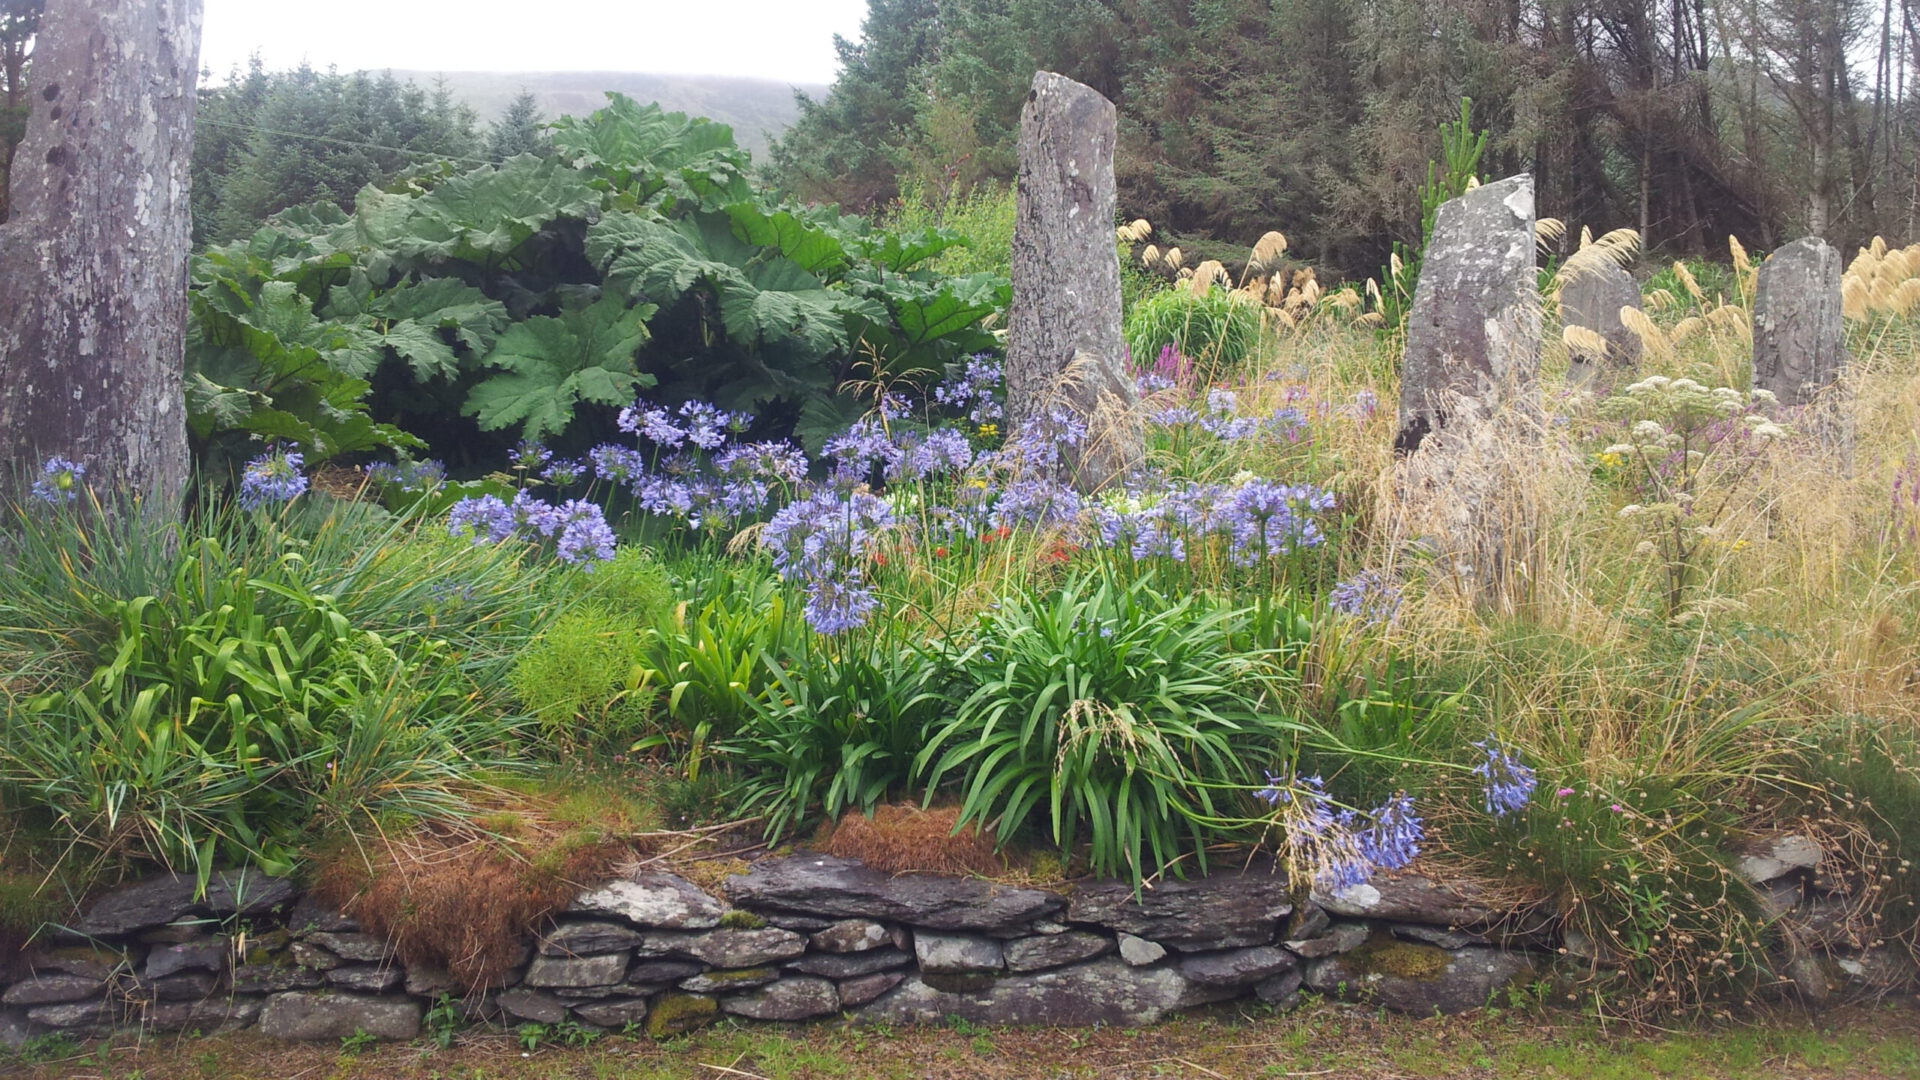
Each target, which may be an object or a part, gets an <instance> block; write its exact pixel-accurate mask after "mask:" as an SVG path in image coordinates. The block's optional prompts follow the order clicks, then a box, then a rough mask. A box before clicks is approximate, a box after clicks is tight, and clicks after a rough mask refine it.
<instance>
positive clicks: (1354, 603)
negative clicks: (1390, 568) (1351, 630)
mask: <svg viewBox="0 0 1920 1080" xmlns="http://www.w3.org/2000/svg"><path fill="white" fill-rule="evenodd" d="M1401 599H1402V597H1401V592H1400V586H1399V585H1397V584H1395V583H1394V581H1393V579H1392V578H1389V577H1388V576H1386V575H1385V574H1383V573H1381V572H1380V571H1378V570H1362V571H1360V572H1359V573H1358V574H1355V575H1354V576H1352V577H1350V578H1348V579H1346V580H1345V581H1342V582H1339V583H1338V584H1336V585H1334V587H1333V589H1332V591H1330V592H1329V593H1327V606H1328V607H1329V608H1332V609H1333V610H1334V611H1337V612H1339V613H1340V614H1342V615H1351V616H1353V617H1354V618H1356V619H1359V620H1360V621H1362V622H1364V623H1367V624H1369V625H1381V624H1386V623H1391V622H1393V621H1394V619H1395V618H1397V617H1398V616H1399V614H1400V602H1401Z"/></svg>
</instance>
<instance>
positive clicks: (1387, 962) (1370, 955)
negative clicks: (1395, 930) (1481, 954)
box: [1348, 930, 1450, 982]
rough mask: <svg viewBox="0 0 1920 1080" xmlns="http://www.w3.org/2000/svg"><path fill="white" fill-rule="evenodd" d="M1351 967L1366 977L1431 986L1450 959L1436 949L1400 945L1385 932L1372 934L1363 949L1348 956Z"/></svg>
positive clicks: (1414, 945) (1406, 942) (1404, 943)
mask: <svg viewBox="0 0 1920 1080" xmlns="http://www.w3.org/2000/svg"><path fill="white" fill-rule="evenodd" d="M1348 959H1349V960H1350V961H1351V963H1352V965H1353V967H1355V968H1356V969H1358V970H1359V971H1360V972H1362V973H1364V974H1369V975H1392V976H1395V977H1396V978H1401V979H1413V980H1415V981H1417V982H1432V981H1434V980H1435V979H1438V978H1440V977H1441V976H1442V975H1445V974H1446V972H1447V964H1448V963H1449V962H1450V958H1449V957H1448V955H1447V950H1445V949H1442V948H1440V947H1439V946H1437V945H1421V944H1417V943H1415V942H1411V941H1401V940H1400V939H1398V938H1396V937H1394V936H1393V935H1392V934H1390V933H1388V932H1387V931H1385V930H1378V931H1375V932H1374V935H1373V936H1372V937H1371V938H1368V939H1367V943H1366V944H1365V945H1362V946H1360V947H1359V948H1358V949H1355V950H1354V951H1353V952H1351V953H1349V954H1348Z"/></svg>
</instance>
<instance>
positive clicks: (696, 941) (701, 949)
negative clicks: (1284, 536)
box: [645, 926, 807, 968]
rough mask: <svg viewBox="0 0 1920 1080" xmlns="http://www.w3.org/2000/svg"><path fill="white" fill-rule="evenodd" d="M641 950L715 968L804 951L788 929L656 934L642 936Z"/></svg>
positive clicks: (741, 965) (771, 961)
mask: <svg viewBox="0 0 1920 1080" xmlns="http://www.w3.org/2000/svg"><path fill="white" fill-rule="evenodd" d="M645 948H646V949H647V950H648V951H649V952H652V953H655V954H658V955H663V956H665V955H676V954H677V955H682V956H691V957H694V958H696V959H699V960H703V961H705V962H706V963H709V964H712V965H713V966H714V967H717V968H750V967H760V966H762V965H764V964H777V963H779V962H780V961H782V960H791V959H793V958H794V957H796V956H799V955H800V954H801V953H804V952H806V951H807V939H806V938H804V937H802V936H800V935H799V934H797V933H795V932H793V931H792V930H781V929H779V928H778V927H772V926H769V927H767V928H766V929H764V930H708V931H706V932H704V933H693V934H687V933H674V932H658V933H652V934H648V935H647V936H646V944H645Z"/></svg>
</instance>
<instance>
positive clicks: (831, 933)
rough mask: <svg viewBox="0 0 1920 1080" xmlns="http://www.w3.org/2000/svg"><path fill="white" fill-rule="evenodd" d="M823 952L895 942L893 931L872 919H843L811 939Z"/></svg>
mask: <svg viewBox="0 0 1920 1080" xmlns="http://www.w3.org/2000/svg"><path fill="white" fill-rule="evenodd" d="M810 940H811V941H812V942H813V947H814V948H816V949H819V950H820V951H821V952H830V953H851V952H861V951H863V950H866V949H878V948H881V947H883V946H887V945H891V944H893V933H892V931H890V930H888V929H887V928H886V927H885V926H883V925H881V924H880V923H877V922H874V921H873V920H872V919H842V920H840V921H839V922H837V923H834V924H833V925H832V926H828V927H826V928H825V929H823V930H821V931H820V932H819V933H817V934H815V935H813V937H812V938H811V939H810Z"/></svg>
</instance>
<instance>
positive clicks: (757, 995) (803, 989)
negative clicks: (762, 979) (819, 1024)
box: [720, 975, 840, 1020]
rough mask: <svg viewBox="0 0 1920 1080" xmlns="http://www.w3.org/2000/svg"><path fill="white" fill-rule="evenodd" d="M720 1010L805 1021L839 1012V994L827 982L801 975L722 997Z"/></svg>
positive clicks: (748, 1016) (753, 1015)
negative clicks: (746, 991)
mask: <svg viewBox="0 0 1920 1080" xmlns="http://www.w3.org/2000/svg"><path fill="white" fill-rule="evenodd" d="M720 1007H721V1008H722V1009H725V1010H726V1011H727V1012H730V1013H732V1014H734V1015H735V1016H744V1017H747V1018H749V1019H752V1020H806V1019H808V1018H810V1017H815V1016H826V1015H828V1014H829V1013H836V1012H839V1011H840V991H839V990H838V989H837V988H836V987H835V986H834V985H833V983H831V982H829V981H827V980H826V979H816V978H812V977H810V976H806V975H800V976H796V977H794V978H789V979H781V980H780V981H779V982H777V983H774V984H773V985H772V986H765V987H762V988H760V989H758V990H753V991H750V992H748V993H745V994H735V995H733V996H732V997H726V998H721V999H720Z"/></svg>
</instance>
